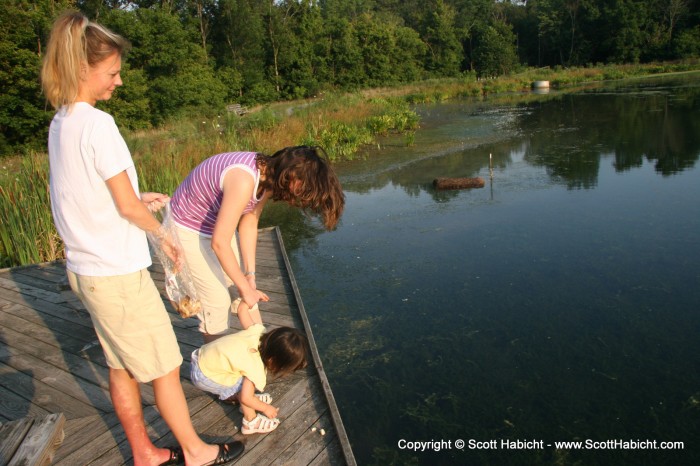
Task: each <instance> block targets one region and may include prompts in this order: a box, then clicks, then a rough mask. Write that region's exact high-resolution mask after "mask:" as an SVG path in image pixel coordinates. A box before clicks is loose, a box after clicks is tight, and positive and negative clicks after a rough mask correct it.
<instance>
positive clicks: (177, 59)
mask: <svg viewBox="0 0 700 466" xmlns="http://www.w3.org/2000/svg"><path fill="white" fill-rule="evenodd" d="M1 8H2V14H1V15H0V60H1V62H0V64H1V65H2V66H0V89H2V91H0V92H1V94H0V128H2V134H1V135H0V155H3V154H9V153H14V152H17V151H21V150H22V149H23V148H31V147H43V145H44V141H45V133H46V126H47V123H48V120H49V119H50V117H51V114H52V112H51V109H50V108H48V107H47V105H46V103H45V101H44V98H43V96H42V95H41V90H40V86H39V82H38V70H39V67H40V63H41V55H42V46H43V44H45V42H46V38H47V35H48V32H49V29H50V27H51V24H52V22H53V20H54V19H55V18H56V16H58V14H60V13H61V12H62V11H63V10H65V9H68V8H74V9H79V10H81V11H83V12H84V13H85V14H86V15H87V16H88V17H89V18H90V19H93V20H97V21H99V22H101V23H103V24H105V25H106V26H108V27H110V28H112V29H113V30H115V31H116V32H118V33H120V34H122V35H124V36H125V37H126V38H127V39H129V40H130V41H131V43H132V45H133V47H132V49H131V51H130V53H129V55H128V56H127V57H126V60H125V64H124V82H125V84H126V85H125V86H124V87H123V88H121V89H120V90H119V91H118V92H117V93H116V94H115V98H114V99H113V101H111V102H109V103H107V104H106V106H107V107H108V108H109V110H110V112H112V113H113V114H114V115H115V116H117V117H118V118H119V123H120V126H123V127H125V128H146V127H149V126H155V125H158V124H160V123H162V122H164V121H166V120H167V119H168V118H171V117H175V116H180V115H182V114H187V112H192V111H193V110H194V111H196V112H199V113H213V114H215V113H218V112H220V111H221V109H222V108H223V107H224V106H225V105H226V104H227V103H230V102H234V101H235V102H240V103H242V104H245V105H251V104H258V103H264V102H270V101H274V100H281V99H295V98H305V97H312V96H315V95H318V93H319V92H322V91H324V90H356V89H361V88H365V87H373V86H384V85H392V84H401V83H407V82H412V81H417V80H422V79H426V78H436V77H437V78H439V77H454V76H460V75H461V74H462V73H465V72H470V73H476V74H477V75H479V76H498V75H502V74H507V73H510V72H513V71H516V70H517V69H519V68H521V67H523V66H537V67H542V66H565V67H566V66H585V65H589V64H600V63H630V62H632V63H635V62H640V63H641V62H651V61H658V60H674V59H681V58H682V59H687V58H692V57H698V56H699V55H700V0H520V1H518V0H510V1H508V0H131V1H130V0H33V1H30V0H5V1H3V2H2V7H1Z"/></svg>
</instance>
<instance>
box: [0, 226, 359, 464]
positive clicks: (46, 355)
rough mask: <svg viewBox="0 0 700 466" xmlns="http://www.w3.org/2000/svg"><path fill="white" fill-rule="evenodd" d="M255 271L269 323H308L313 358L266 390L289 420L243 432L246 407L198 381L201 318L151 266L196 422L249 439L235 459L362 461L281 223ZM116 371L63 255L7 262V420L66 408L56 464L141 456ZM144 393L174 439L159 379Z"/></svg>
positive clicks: (157, 433)
mask: <svg viewBox="0 0 700 466" xmlns="http://www.w3.org/2000/svg"><path fill="white" fill-rule="evenodd" d="M256 269H257V270H256V273H257V278H258V280H257V281H258V288H260V289H261V290H263V291H265V292H266V293H267V294H268V295H269V296H270V302H267V303H261V305H260V309H261V314H262V317H263V321H264V322H265V325H266V326H267V327H268V328H274V327H278V326H283V325H285V326H292V327H297V328H299V329H301V330H302V331H304V332H305V333H306V334H307V337H308V338H309V342H310V345H311V353H312V356H313V361H312V363H310V364H309V367H307V368H306V369H304V370H301V371H298V372H296V373H295V374H293V375H291V376H288V377H284V378H281V379H271V380H268V386H267V389H266V391H267V392H269V393H270V394H271V395H272V397H273V403H274V404H275V406H277V407H279V409H280V419H281V420H282V423H281V424H280V427H278V429H277V430H275V431H273V432H271V433H269V434H264V435H261V434H255V435H248V436H244V435H242V434H241V433H240V425H241V419H242V415H241V413H240V412H239V410H238V407H237V406H233V405H229V404H225V403H221V402H219V401H218V400H216V399H214V398H213V397H212V396H210V395H208V394H206V393H204V392H202V391H200V390H198V389H197V388H195V387H193V386H192V384H191V383H190V381H189V368H190V364H189V362H190V355H191V353H192V351H193V350H194V349H195V348H197V347H198V346H199V345H201V343H202V339H201V335H200V334H199V333H198V332H197V326H198V321H197V320H196V319H194V318H190V319H182V318H181V317H180V316H179V315H178V314H177V313H176V312H175V310H174V309H173V308H172V306H171V305H170V303H169V302H168V300H167V298H166V296H165V292H164V289H163V279H164V274H163V269H162V267H161V266H160V264H159V263H158V262H157V260H156V261H155V263H154V265H153V266H152V267H151V274H152V276H153V278H154V280H155V282H156V284H157V286H158V287H159V290H160V292H161V296H162V297H163V300H164V302H165V304H166V308H167V309H168V311H169V313H170V318H171V321H172V323H173V327H174V329H175V334H176V336H177V339H178V342H179V344H180V350H181V352H182V355H183V358H184V360H185V361H184V363H183V365H182V368H181V371H180V373H181V377H182V383H183V389H184V391H185V396H186V397H187V402H188V407H189V410H190V415H191V418H192V422H193V424H194V426H195V428H196V430H197V431H198V432H199V433H200V435H201V436H202V437H203V438H204V439H205V440H206V441H209V442H224V441H230V439H231V438H234V439H237V440H241V441H243V442H244V443H245V445H246V451H245V453H244V455H243V456H242V457H241V458H239V459H238V460H237V461H236V462H235V464H239V465H253V464H254V465H265V464H290V465H295V466H296V465H306V464H309V465H312V464H313V465H336V464H338V465H340V464H349V465H354V464H355V459H354V456H353V454H352V449H351V448H350V444H349V442H348V440H347V435H346V433H345V430H344V427H343V424H342V420H341V418H340V413H339V412H338V408H337V406H336V405H335V401H334V399H333V394H332V391H331V390H330V385H329V384H328V379H327V378H326V375H325V372H324V370H323V366H322V365H321V361H320V357H319V356H318V349H317V348H316V344H315V340H314V338H313V334H312V333H311V329H310V327H309V324H308V319H307V318H306V311H305V310H304V307H303V303H302V301H301V296H300V295H299V291H298V288H297V285H296V281H295V279H294V276H293V273H292V271H291V267H290V264H289V259H288V257H287V255H286V251H285V250H284V244H283V242H282V239H281V235H280V234H279V230H278V229H276V228H268V229H262V230H260V232H259V237H258V255H257V260H256ZM231 323H232V325H231V328H232V331H236V330H237V329H239V328H240V326H239V324H238V320H237V319H236V318H235V316H234V317H233V318H232V320H231ZM108 377H109V370H108V368H107V365H106V362H105V360H104V355H103V354H102V351H101V348H100V347H99V344H98V342H97V337H96V335H95V333H94V330H93V328H92V323H91V322H90V317H89V315H88V313H87V311H86V310H85V309H84V307H83V305H82V303H81V302H80V301H79V300H78V299H77V298H76V297H75V296H74V295H73V293H72V292H71V291H70V289H69V287H68V284H67V280H66V275H65V264H64V263H63V262H62V261H55V262H50V263H46V264H36V265H31V266H25V267H15V268H10V269H4V270H0V422H2V423H6V422H12V421H18V420H20V419H39V418H45V417H46V416H47V415H50V414H53V413H61V414H62V415H63V416H65V425H64V426H63V431H64V433H65V439H64V440H63V442H62V443H61V445H60V447H58V449H57V450H56V451H55V454H54V453H53V452H52V455H54V456H53V464H56V465H61V466H75V465H100V466H102V465H115V466H121V465H128V464H132V458H131V451H130V449H129V446H128V443H127V442H126V439H125V436H124V431H123V429H122V427H121V425H120V424H119V421H118V419H117V417H116V415H115V413H114V409H113V407H112V405H111V401H110V399H109V391H108ZM142 397H143V405H144V418H145V420H146V423H147V428H148V432H149V435H150V437H151V438H152V439H153V440H154V442H155V443H156V444H157V445H163V446H165V445H173V444H175V440H174V438H173V436H172V433H171V432H170V430H169V429H168V427H167V425H166V424H165V422H164V421H163V419H162V418H161V417H160V416H159V415H158V412H157V409H156V407H155V400H154V395H153V389H152V387H151V386H150V385H144V386H142Z"/></svg>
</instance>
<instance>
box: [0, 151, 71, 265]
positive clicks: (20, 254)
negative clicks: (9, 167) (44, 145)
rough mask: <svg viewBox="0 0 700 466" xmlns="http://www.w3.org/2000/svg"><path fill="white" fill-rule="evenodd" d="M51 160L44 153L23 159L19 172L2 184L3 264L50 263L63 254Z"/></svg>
mask: <svg viewBox="0 0 700 466" xmlns="http://www.w3.org/2000/svg"><path fill="white" fill-rule="evenodd" d="M48 172H49V169H48V162H47V160H46V157H45V156H44V155H41V154H30V155H28V156H26V157H24V158H23V159H22V163H21V165H20V167H19V170H18V172H16V173H15V175H14V176H13V177H11V178H9V179H7V180H6V181H5V183H3V185H1V186H0V217H1V218H2V227H0V265H1V266H3V267H8V266H14V265H21V264H34V263H37V262H47V261H51V260H55V259H58V258H61V257H63V243H62V242H61V240H60V238H59V236H58V234H57V233H56V229H55V228H54V225H53V218H52V216H51V204H50V200H49V182H48V181H49V175H48Z"/></svg>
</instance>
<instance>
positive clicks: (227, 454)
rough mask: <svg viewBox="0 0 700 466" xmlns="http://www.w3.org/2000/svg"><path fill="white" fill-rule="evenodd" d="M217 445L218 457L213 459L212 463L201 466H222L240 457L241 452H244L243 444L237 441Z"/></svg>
mask: <svg viewBox="0 0 700 466" xmlns="http://www.w3.org/2000/svg"><path fill="white" fill-rule="evenodd" d="M217 445H218V446H219V455H218V456H217V457H216V458H214V460H213V461H210V462H208V463H206V464H203V465H202V466H221V465H224V464H226V463H229V462H231V461H233V460H235V459H236V458H238V457H239V456H241V454H242V453H243V450H245V447H244V446H243V443H241V442H238V441H236V442H231V443H219V444H217Z"/></svg>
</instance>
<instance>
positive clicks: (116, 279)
mask: <svg viewBox="0 0 700 466" xmlns="http://www.w3.org/2000/svg"><path fill="white" fill-rule="evenodd" d="M68 282H69V283H70V286H71V288H72V289H73V292H74V293H75V294H76V295H77V296H78V298H80V300H81V301H82V302H83V304H84V305H85V307H86V308H87V310H88V312H89V313H90V317H91V318H92V323H93V325H94V326H95V332H96V333H97V337H98V338H99V340H100V344H101V345H102V349H103V351H104V353H105V357H106V358H107V364H108V365H109V367H111V368H112V369H126V370H127V371H129V372H130V373H131V375H133V377H134V378H135V379H136V380H138V381H139V382H142V383H146V382H150V381H152V380H154V379H157V378H159V377H162V376H164V375H167V374H169V373H170V372H172V371H173V370H174V369H176V368H177V367H179V366H180V365H181V364H182V354H181V353H180V347H179V346H178V343H177V339H176V338H175V331H174V330H173V326H172V324H171V322H170V317H168V312H167V311H166V310H165V306H164V305H163V301H162V299H161V297H160V294H158V289H157V288H156V286H155V284H154V283H153V280H152V279H151V275H150V274H149V273H148V270H146V269H144V270H141V271H139V272H134V273H131V274H127V275H117V276H111V277H89V276H85V275H76V274H75V273H73V272H71V271H68Z"/></svg>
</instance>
